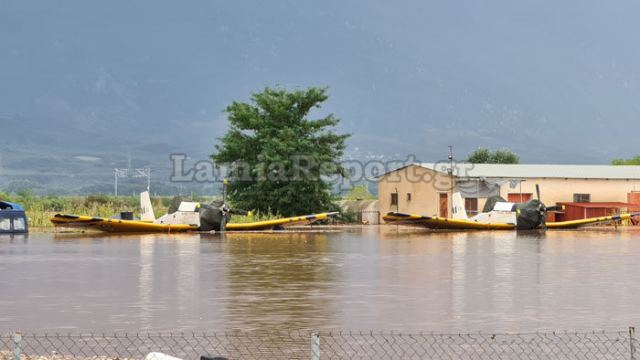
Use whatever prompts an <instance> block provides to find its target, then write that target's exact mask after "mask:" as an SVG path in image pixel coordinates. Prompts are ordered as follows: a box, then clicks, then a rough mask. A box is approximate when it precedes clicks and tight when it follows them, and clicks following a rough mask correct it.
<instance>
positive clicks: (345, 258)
mask: <svg viewBox="0 0 640 360" xmlns="http://www.w3.org/2000/svg"><path fill="white" fill-rule="evenodd" d="M639 260H640V232H638V231H631V230H625V231H613V230H611V231H609V230H607V231H548V232H547V233H546V234H544V235H543V234H539V233H529V234H522V233H520V234H518V233H515V232H480V233H474V232H464V233H433V232H429V231H426V230H417V231H416V230H405V229H403V228H397V227H394V226H386V227H384V226H383V227H375V226H372V227H364V228H362V229H352V230H344V231H339V232H313V233H311V232H307V233H286V232H283V233H266V234H259V233H246V234H239V233H237V234H227V235H225V236H222V235H219V234H218V235H210V234H184V235H170V236H169V235H142V236H140V235H127V236H125V235H119V236H114V235H86V234H31V235H29V237H26V238H25V237H22V236H14V237H8V236H3V237H0V333H2V332H8V331H13V330H23V331H38V332H42V331H49V332H51V331H58V332H80V331H181V330H182V331H191V330H207V331H213V330H216V331H219V330H231V329H242V330H274V329H279V330H290V329H311V328H313V329H349V330H399V331H416V330H423V331H435V332H457V331H462V332H470V331H536V330H548V329H558V328H559V329H575V330H581V329H589V330H591V329H610V328H615V329H621V328H622V329H624V328H626V327H627V326H629V325H634V324H635V325H637V324H639V323H640V261H639Z"/></svg>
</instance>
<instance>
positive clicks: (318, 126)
mask: <svg viewBox="0 0 640 360" xmlns="http://www.w3.org/2000/svg"><path fill="white" fill-rule="evenodd" d="M327 98H328V96H327V93H326V89H323V88H315V87H312V88H309V89H306V90H295V91H287V90H284V89H280V88H275V89H273V88H266V89H265V90H264V91H262V92H260V93H255V94H253V95H252V96H251V102H249V103H245V102H233V103H232V104H231V105H229V106H228V107H227V108H226V110H225V111H226V112H227V114H228V116H229V125H230V128H229V131H228V132H227V133H226V134H225V135H224V136H223V137H222V138H220V144H218V145H216V153H215V154H213V155H212V156H211V158H212V159H213V160H214V161H215V162H216V163H217V164H220V165H224V166H227V167H228V170H229V172H230V184H229V199H230V201H232V202H233V203H234V204H235V205H236V206H238V207H240V208H244V209H248V210H258V211H261V212H270V211H272V212H274V213H278V214H282V215H283V216H290V215H294V214H307V213H314V212H319V211H326V210H332V209H335V208H336V206H335V204H334V203H333V200H334V199H333V197H332V195H331V187H330V184H329V183H328V182H327V181H326V180H325V178H326V177H327V176H336V175H338V176H344V175H345V170H344V168H343V167H342V165H341V164H340V163H339V160H340V158H341V157H342V154H343V151H344V149H345V146H346V145H345V141H346V139H347V138H348V137H349V135H346V134H337V133H335V132H334V131H332V128H333V127H335V126H336V125H337V124H338V122H339V120H338V119H337V118H336V117H334V116H333V115H331V114H330V115H327V116H325V117H323V118H320V119H315V120H311V119H309V118H308V116H309V113H310V112H311V111H312V110H314V109H316V108H319V107H320V105H321V104H322V103H323V102H324V101H326V100H327Z"/></svg>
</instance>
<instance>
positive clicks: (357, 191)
mask: <svg viewBox="0 0 640 360" xmlns="http://www.w3.org/2000/svg"><path fill="white" fill-rule="evenodd" d="M375 198H376V197H375V196H373V194H371V192H370V191H369V188H367V185H366V184H360V185H356V186H354V187H353V188H351V190H349V192H348V193H347V194H346V195H345V196H344V199H345V200H373V199H375Z"/></svg>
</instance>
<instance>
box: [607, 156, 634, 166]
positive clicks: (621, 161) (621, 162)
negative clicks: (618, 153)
mask: <svg viewBox="0 0 640 360" xmlns="http://www.w3.org/2000/svg"><path fill="white" fill-rule="evenodd" d="M611 165H640V155H636V156H634V157H632V158H631V159H613V160H611Z"/></svg>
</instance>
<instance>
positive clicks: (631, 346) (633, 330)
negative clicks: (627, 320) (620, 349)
mask: <svg viewBox="0 0 640 360" xmlns="http://www.w3.org/2000/svg"><path fill="white" fill-rule="evenodd" d="M635 341H636V328H635V327H633V326H629V351H630V352H631V360H636V344H635V343H634V342H635Z"/></svg>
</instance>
